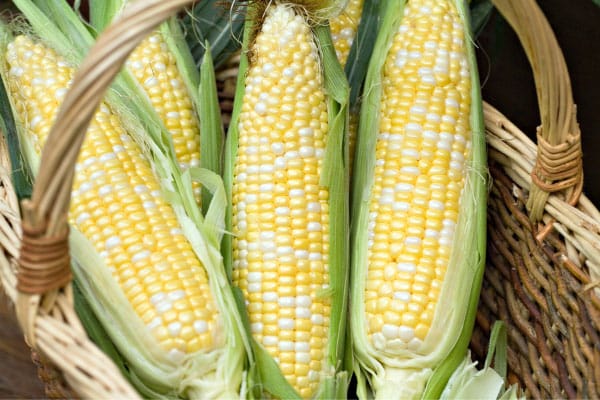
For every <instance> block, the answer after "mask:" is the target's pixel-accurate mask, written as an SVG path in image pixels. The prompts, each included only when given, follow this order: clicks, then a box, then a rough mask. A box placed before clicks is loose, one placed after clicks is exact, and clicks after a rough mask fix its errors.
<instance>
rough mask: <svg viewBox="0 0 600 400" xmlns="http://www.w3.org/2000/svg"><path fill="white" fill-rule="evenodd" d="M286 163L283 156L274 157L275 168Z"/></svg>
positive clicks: (282, 166) (280, 167) (283, 166)
mask: <svg viewBox="0 0 600 400" xmlns="http://www.w3.org/2000/svg"><path fill="white" fill-rule="evenodd" d="M286 165H287V161H286V160H285V157H277V158H276V159H275V168H276V169H284V168H285V167H286Z"/></svg>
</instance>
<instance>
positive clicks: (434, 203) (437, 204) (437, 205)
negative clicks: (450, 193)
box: [429, 200, 446, 211]
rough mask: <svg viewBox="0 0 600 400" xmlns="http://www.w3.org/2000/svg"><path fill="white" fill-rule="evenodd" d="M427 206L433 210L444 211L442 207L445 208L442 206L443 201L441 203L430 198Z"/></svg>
mask: <svg viewBox="0 0 600 400" xmlns="http://www.w3.org/2000/svg"><path fill="white" fill-rule="evenodd" d="M429 207H430V208H433V209H434V210H439V211H444V209H445V208H446V207H445V206H444V203H442V202H441V201H439V200H430V201H429Z"/></svg>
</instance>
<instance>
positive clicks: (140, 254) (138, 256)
mask: <svg viewBox="0 0 600 400" xmlns="http://www.w3.org/2000/svg"><path fill="white" fill-rule="evenodd" d="M148 257H150V251H148V250H142V251H138V252H137V253H135V254H134V255H133V257H131V262H133V263H136V262H139V261H142V260H145V259H146V258H148Z"/></svg>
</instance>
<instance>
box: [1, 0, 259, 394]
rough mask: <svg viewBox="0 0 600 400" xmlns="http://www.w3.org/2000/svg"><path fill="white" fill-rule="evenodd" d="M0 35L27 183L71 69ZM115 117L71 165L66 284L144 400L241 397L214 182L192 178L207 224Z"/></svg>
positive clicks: (128, 122)
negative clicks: (73, 283) (207, 196)
mask: <svg viewBox="0 0 600 400" xmlns="http://www.w3.org/2000/svg"><path fill="white" fill-rule="evenodd" d="M16 3H18V4H17V5H18V6H19V7H20V8H21V10H22V11H23V13H24V14H25V15H26V16H28V17H30V16H33V18H32V19H31V20H33V29H34V30H35V31H37V33H38V35H39V36H40V37H44V38H46V37H50V34H49V32H53V33H54V34H56V36H53V40H56V41H58V40H59V39H58V38H59V37H60V35H62V33H61V32H60V29H59V28H58V27H56V26H55V25H53V24H52V22H51V21H50V20H48V19H47V18H44V13H43V12H41V10H40V9H38V8H37V7H36V6H35V5H33V4H32V3H28V2H25V1H21V0H18V1H17V2H16ZM1 34H2V35H1V38H2V40H1V41H0V42H1V44H2V46H0V48H1V51H2V54H3V55H6V58H5V60H6V61H5V62H3V63H2V65H1V66H0V72H1V75H2V79H3V82H4V83H5V84H6V86H7V88H8V89H9V90H8V91H9V100H10V103H11V106H12V109H13V112H14V114H15V116H16V120H17V127H18V133H19V138H20V144H21V148H22V150H23V154H24V158H25V159H26V161H27V164H28V166H29V168H30V169H31V171H32V172H33V174H34V175H35V174H36V172H37V170H38V169H39V153H40V150H41V148H42V147H43V144H44V142H45V138H46V135H47V134H48V132H49V128H50V126H51V124H52V123H53V119H54V117H55V115H56V113H57V111H58V107H59V105H60V103H61V100H62V97H63V96H64V95H65V93H66V90H67V87H68V85H69V82H70V79H71V78H72V75H73V68H72V67H71V63H70V62H68V61H67V60H66V59H63V58H62V57H61V56H60V55H58V53H57V52H56V51H55V50H53V49H51V48H50V47H48V46H46V45H45V44H41V43H34V41H33V40H32V39H30V38H28V37H25V36H18V37H16V38H13V37H12V35H11V33H10V32H9V29H8V27H7V26H4V25H3V26H2V30H1ZM13 39H14V40H13ZM59 47H60V46H59ZM69 51H70V53H68V54H69V56H70V58H71V59H77V58H81V54H74V53H77V50H74V49H73V48H71V49H70V50H69ZM3 59H4V57H3ZM207 67H208V68H212V66H211V65H210V64H209V63H208V64H207ZM209 72H210V71H209ZM208 76H209V77H210V74H208ZM205 87H207V88H210V85H206V86H205ZM109 97H110V96H109ZM113 97H116V98H118V96H113ZM213 98H214V96H213ZM121 107H122V104H121V103H118V102H115V103H113V102H108V103H103V104H102V105H101V106H100V108H99V111H98V113H97V114H96V116H95V118H94V120H93V121H92V124H91V126H90V130H89V132H88V135H87V137H86V140H85V141H84V144H83V148H82V151H81V153H80V158H79V161H78V165H77V168H76V176H75V183H74V188H73V194H72V203H71V210H70V216H69V220H70V223H71V225H72V227H73V228H72V231H71V237H70V248H71V254H72V257H73V260H74V264H73V270H74V274H75V277H76V279H77V281H78V284H79V286H80V287H81V290H82V293H83V294H84V295H85V298H86V300H87V301H88V302H89V304H90V306H91V308H92V309H93V310H94V312H95V314H96V316H97V317H98V319H99V320H100V321H101V323H102V326H103V328H104V329H105V330H106V332H107V333H108V335H109V336H110V338H111V340H112V341H113V343H114V344H115V345H116V348H117V349H118V350H119V352H121V354H122V355H123V357H124V359H125V360H126V364H127V368H128V371H129V373H130V378H131V380H132V381H133V383H134V384H135V385H136V386H137V387H138V388H139V389H140V391H141V392H142V393H145V394H146V395H148V396H150V397H156V398H162V397H171V398H172V397H173V396H186V397H187V396H191V397H198V398H215V397H223V396H225V397H236V396H239V392H240V390H242V387H241V381H242V375H243V363H244V353H245V351H246V348H247V347H248V345H247V344H246V342H245V340H244V336H242V335H241V331H240V325H241V320H240V317H239V314H238V313H237V307H236V305H235V301H234V298H233V295H232V293H231V290H230V288H229V285H228V282H227V278H226V276H225V274H224V268H223V261H222V256H221V254H220V251H219V245H220V242H221V238H222V233H223V232H224V214H225V191H224V188H223V185H222V181H221V179H220V178H219V177H218V176H216V175H215V174H214V173H212V172H210V171H207V170H196V171H193V174H194V176H195V177H196V178H198V179H199V180H201V181H202V182H203V183H204V186H205V187H206V189H207V190H210V191H211V194H212V196H213V201H212V202H211V203H210V204H209V205H207V212H206V219H205V218H203V217H202V215H201V214H200V213H199V212H198V211H197V207H196V205H195V202H194V200H193V197H192V196H191V187H190V185H185V184H183V183H182V182H183V181H184V178H183V177H182V175H180V172H179V169H178V168H177V166H176V163H175V160H174V157H173V156H172V154H171V153H170V152H169V150H168V149H169V147H166V146H163V144H164V143H163V142H161V140H160V139H161V138H162V136H160V135H157V136H154V137H153V136H147V133H146V130H145V129H144V126H145V125H147V124H148V122H147V121H144V123H142V122H140V121H139V120H138V118H142V117H143V116H140V115H133V114H131V113H130V110H128V109H124V108H121ZM213 107H215V106H214V105H213ZM121 113H122V114H121ZM121 117H124V118H121ZM126 128H127V130H126ZM187 174H188V175H190V173H189V172H188V173H187ZM184 176H185V175H184Z"/></svg>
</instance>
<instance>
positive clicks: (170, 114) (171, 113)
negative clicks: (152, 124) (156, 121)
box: [167, 111, 180, 119]
mask: <svg viewBox="0 0 600 400" xmlns="http://www.w3.org/2000/svg"><path fill="white" fill-rule="evenodd" d="M179 117H180V115H179V112H177V111H169V112H168V113H167V118H171V119H179Z"/></svg>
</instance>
